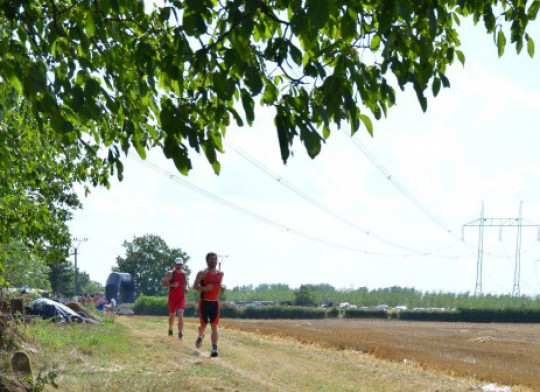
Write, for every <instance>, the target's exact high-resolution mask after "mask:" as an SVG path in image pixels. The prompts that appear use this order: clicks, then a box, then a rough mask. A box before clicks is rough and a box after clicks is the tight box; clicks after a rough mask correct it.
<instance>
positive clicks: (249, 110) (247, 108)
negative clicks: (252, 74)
mask: <svg viewBox="0 0 540 392" xmlns="http://www.w3.org/2000/svg"><path fill="white" fill-rule="evenodd" d="M242 106H243V107H244V112H245V113H246V119H247V122H248V124H249V125H250V126H251V125H253V120H254V119H255V113H254V111H253V108H254V106H255V104H254V102H253V98H252V97H251V94H249V93H248V92H247V91H246V90H244V89H242Z"/></svg>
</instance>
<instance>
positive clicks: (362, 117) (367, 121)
mask: <svg viewBox="0 0 540 392" xmlns="http://www.w3.org/2000/svg"><path fill="white" fill-rule="evenodd" d="M358 117H360V120H362V122H363V123H364V125H365V127H366V128H367V131H368V132H369V134H370V135H371V136H373V123H372V122H371V119H370V118H369V117H368V116H366V115H365V114H360V115H359V116H358Z"/></svg>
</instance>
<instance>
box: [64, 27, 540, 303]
mask: <svg viewBox="0 0 540 392" xmlns="http://www.w3.org/2000/svg"><path fill="white" fill-rule="evenodd" d="M533 38H535V39H537V40H538V39H540V34H539V29H538V27H537V28H536V30H535V31H534V34H533ZM539 42H540V41H539ZM462 43H463V48H462V49H463V51H464V53H465V56H466V64H465V67H462V66H461V64H459V63H458V64H456V65H455V66H453V67H452V68H451V69H450V71H449V79H450V82H451V88H450V89H443V90H441V93H440V94H439V96H438V97H437V98H435V99H430V100H429V104H428V111H427V113H423V112H422V111H421V109H420V106H419V104H418V102H417V100H416V97H415V95H414V93H412V91H409V90H412V89H408V91H406V92H399V91H398V95H397V106H396V107H394V108H392V109H390V111H389V115H388V118H386V119H384V120H381V121H379V122H374V127H375V135H374V137H373V138H372V137H371V136H369V135H368V134H367V133H366V132H365V130H364V129H361V130H360V131H359V132H358V134H356V135H355V136H354V137H351V136H350V131H349V127H347V126H345V127H342V129H341V130H335V131H334V132H333V134H332V136H331V137H330V139H329V140H328V142H327V143H326V145H325V146H324V147H323V150H322V152H321V154H320V155H319V156H318V157H317V158H316V159H315V160H311V159H310V158H309V157H308V156H307V154H306V153H305V151H304V148H303V146H302V145H301V144H300V143H299V141H296V142H295V143H296V144H295V147H294V156H293V157H291V158H290V160H289V162H288V163H287V165H283V164H282V162H281V160H280V152H279V147H278V142H277V137H276V132H275V130H274V126H273V120H272V116H271V113H266V112H264V111H263V110H261V111H260V112H259V114H258V121H257V122H256V123H255V124H254V126H253V127H251V128H243V129H238V128H235V127H231V128H230V129H229V130H228V132H227V136H226V144H225V148H226V154H225V155H224V156H221V157H220V161H221V163H222V173H221V174H220V176H216V175H214V174H213V171H212V169H211V167H210V165H209V164H208V163H207V162H206V160H205V158H204V157H200V156H197V155H196V153H195V152H194V153H193V155H192V158H193V165H194V169H193V170H192V172H191V173H190V174H189V176H187V177H184V176H182V175H180V174H179V173H177V172H176V170H175V168H174V165H173V164H172V162H170V161H167V160H166V159H165V158H163V157H162V154H161V152H160V151H154V152H152V153H150V156H149V158H148V160H147V161H146V162H143V161H141V160H140V159H138V158H137V157H136V153H135V152H134V151H131V153H130V158H129V159H126V161H125V163H126V170H125V179H124V181H122V182H121V183H119V182H118V181H114V182H113V185H112V188H111V189H110V190H105V189H95V190H93V192H92V194H91V195H90V196H89V197H88V198H84V197H83V203H84V209H83V210H81V211H78V212H76V213H75V217H74V220H73V221H72V222H71V224H70V227H71V231H72V234H73V236H74V237H87V238H88V242H85V243H82V244H81V245H80V247H79V249H78V265H79V268H80V269H81V270H83V271H86V272H88V273H89V274H90V276H91V278H92V279H94V280H97V281H99V282H102V283H103V284H104V283H105V281H106V279H107V276H108V275H109V273H110V270H111V267H112V266H114V265H115V264H116V257H117V256H119V255H120V256H124V255H125V253H124V248H123V247H122V243H123V241H124V240H128V241H131V240H132V239H133V238H134V237H135V236H142V235H145V234H155V235H159V236H161V237H162V238H163V239H164V240H165V241H166V242H167V244H168V245H169V246H170V247H179V248H182V250H183V251H185V252H187V253H188V254H189V255H190V257H191V260H190V262H189V265H190V267H191V269H192V270H198V269H200V268H203V267H204V255H205V254H206V253H207V252H208V251H210V250H212V251H215V252H217V253H218V254H221V255H227V257H225V258H223V261H222V269H223V271H224V272H225V279H224V283H225V284H227V285H228V286H229V287H233V286H236V285H247V284H253V285H254V286H256V285H258V284H259V283H287V284H289V285H291V286H292V287H297V286H299V285H300V284H304V283H329V284H332V285H334V286H335V287H336V288H357V287H362V286H366V287H368V288H379V287H390V286H394V285H397V286H403V287H415V288H417V289H419V290H422V291H445V292H448V291H450V292H465V291H471V292H474V289H475V282H476V265H477V246H478V229H477V228H474V227H467V228H465V230H464V239H465V241H464V242H463V241H462V240H461V238H462V227H463V225H464V224H466V223H469V222H472V221H474V220H476V219H478V218H479V216H480V206H481V202H482V201H483V202H484V204H485V207H484V208H485V213H484V214H485V217H486V218H517V217H518V213H519V205H520V201H523V218H524V219H527V220H528V221H530V222H532V223H534V224H538V223H540V181H539V176H540V136H539V135H538V124H537V123H538V120H537V117H538V114H539V113H540V76H539V70H540V67H539V65H540V63H539V56H538V55H537V56H536V57H535V58H534V59H530V58H529V57H528V56H527V54H526V53H522V54H521V55H520V56H517V55H515V50H514V48H513V47H508V48H507V50H506V54H505V55H504V56H503V57H502V58H500V59H499V58H498V57H497V50H496V47H495V45H494V44H493V41H492V38H491V37H490V36H488V35H486V34H484V33H483V28H482V27H476V28H464V35H463V36H462ZM537 46H538V42H537ZM239 152H240V153H239ZM242 152H243V153H242ZM246 153H247V154H249V155H246ZM246 158H247V159H246ZM208 195H213V196H212V197H209V196H208ZM516 239H517V229H516V228H515V227H506V228H503V229H501V230H499V229H498V228H495V227H492V228H486V229H485V231H484V251H485V252H486V254H484V263H483V268H484V273H483V291H484V292H491V293H497V294H503V293H511V292H512V288H513V285H514V264H515V256H516ZM539 245H540V243H539V242H538V228H537V227H524V228H523V229H522V241H521V279H520V287H521V293H523V294H534V295H536V294H540V246H539ZM164 272H165V271H164ZM192 278H193V276H192Z"/></svg>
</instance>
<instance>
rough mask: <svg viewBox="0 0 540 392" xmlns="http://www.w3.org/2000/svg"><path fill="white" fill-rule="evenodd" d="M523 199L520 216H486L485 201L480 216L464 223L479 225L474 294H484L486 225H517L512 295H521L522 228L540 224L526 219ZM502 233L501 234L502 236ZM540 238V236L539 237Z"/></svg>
mask: <svg viewBox="0 0 540 392" xmlns="http://www.w3.org/2000/svg"><path fill="white" fill-rule="evenodd" d="M522 207H523V201H521V202H520V203H519V216H518V218H485V217H484V202H482V207H481V210H480V218H479V219H476V220H474V221H472V222H469V223H466V224H464V225H463V228H462V230H463V229H465V227H471V226H474V227H478V230H479V231H478V259H477V264H476V287H475V291H474V295H482V260H483V254H484V245H483V242H484V227H486V226H487V227H498V228H499V230H502V228H503V227H517V239H516V258H515V266H514V286H513V288H512V296H515V297H517V296H519V295H520V288H519V281H520V272H521V229H522V228H523V227H536V228H538V227H539V225H537V224H535V223H532V222H529V221H527V220H524V219H523V218H522V209H523V208H522ZM500 235H501V234H499V236H500ZM539 240H540V237H539Z"/></svg>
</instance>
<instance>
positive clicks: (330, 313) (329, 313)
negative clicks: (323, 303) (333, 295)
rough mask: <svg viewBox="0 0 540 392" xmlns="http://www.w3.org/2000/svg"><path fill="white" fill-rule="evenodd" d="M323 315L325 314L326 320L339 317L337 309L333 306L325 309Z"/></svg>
mask: <svg viewBox="0 0 540 392" xmlns="http://www.w3.org/2000/svg"><path fill="white" fill-rule="evenodd" d="M325 314H326V317H328V318H336V317H339V309H338V308H336V307H335V306H333V307H331V308H328V309H326V311H325Z"/></svg>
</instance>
